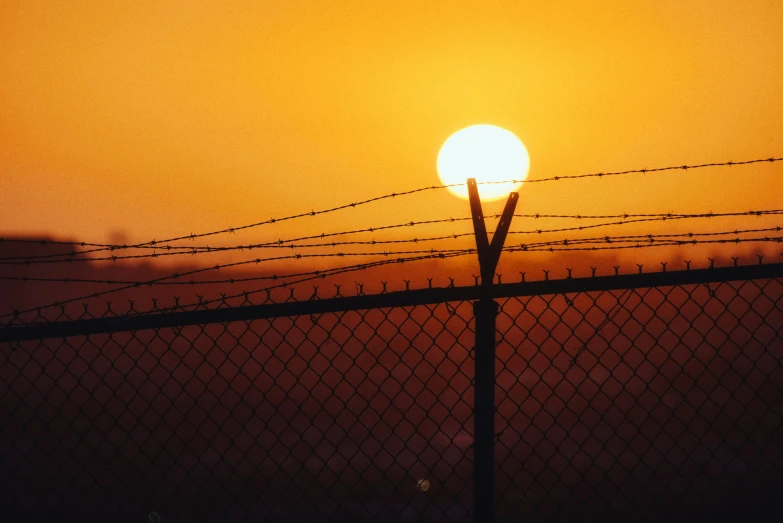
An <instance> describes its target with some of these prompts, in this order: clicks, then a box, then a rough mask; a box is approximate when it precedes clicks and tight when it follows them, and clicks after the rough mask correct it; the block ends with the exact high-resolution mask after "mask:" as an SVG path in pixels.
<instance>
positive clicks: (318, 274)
mask: <svg viewBox="0 0 783 523" xmlns="http://www.w3.org/2000/svg"><path fill="white" fill-rule="evenodd" d="M473 252H475V249H455V250H451V251H444V252H434V253H430V254H424V255H420V256H412V257H400V258H393V259H384V260H376V261H371V262H366V263H359V264H354V265H348V266H343V267H336V268H331V269H320V270H314V271H309V272H303V273H294V274H290V275H288V274H281V275H277V274H275V275H272V276H266V277H263V278H262V277H256V278H251V279H248V280H247V281H253V280H255V279H271V280H282V279H287V278H290V277H298V276H304V278H303V279H299V280H294V281H285V282H282V283H280V284H277V285H273V286H269V287H264V288H261V289H255V290H252V291H243V292H242V293H240V294H236V295H232V296H228V297H226V296H222V297H221V298H220V299H215V300H208V301H201V302H199V303H198V304H193V306H198V305H204V304H207V303H212V302H216V301H221V300H225V299H231V298H239V297H242V296H249V295H252V294H257V293H259V292H264V291H267V290H272V289H277V288H286V287H288V286H290V285H293V284H296V283H301V282H305V281H311V280H314V279H319V278H321V279H322V278H326V277H328V276H334V275H337V274H342V273H346V272H355V271H361V270H366V269H370V268H374V267H378V266H382V265H389V264H398V263H408V262H415V261H422V260H432V259H446V258H454V257H458V256H464V255H468V254H472V253H473ZM244 263H251V262H237V263H236V264H233V265H234V266H235V265H239V264H244ZM228 266H229V264H227V265H225V266H223V268H225V267H228ZM213 269H216V267H210V268H205V269H200V270H198V272H203V271H206V270H213ZM193 272H197V271H193ZM179 276H181V275H170V276H166V277H162V278H156V279H154V280H148V281H144V282H133V283H132V284H130V285H127V286H124V287H121V288H117V289H109V290H106V291H98V292H93V293H90V294H87V295H83V296H78V297H75V298H68V299H65V300H60V301H57V302H53V303H49V304H46V305H39V306H36V307H31V308H28V309H23V310H13V311H12V312H10V313H5V314H0V319H5V318H10V317H18V316H19V315H21V314H27V313H31V312H38V313H40V312H41V311H43V310H45V309H50V308H54V307H62V306H64V305H67V304H69V303H75V302H78V301H82V300H88V299H91V298H97V297H101V296H106V295H108V294H112V293H117V292H121V291H124V290H129V289H135V288H138V287H142V286H145V285H159V284H160V283H159V282H160V281H163V280H166V279H170V278H176V277H179ZM235 281H238V280H235ZM92 283H95V282H92ZM195 283H198V282H194V284H195ZM188 284H190V282H188ZM177 307H185V306H177ZM175 308H176V307H175ZM166 310H167V309H166V308H163V309H158V310H157V311H155V312H165V311H166Z"/></svg>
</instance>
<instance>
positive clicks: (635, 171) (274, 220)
mask: <svg viewBox="0 0 783 523" xmlns="http://www.w3.org/2000/svg"><path fill="white" fill-rule="evenodd" d="M779 161H783V158H779V157H770V158H760V159H754V160H745V161H740V162H734V161H728V162H713V163H702V164H691V165H679V166H668V167H656V168H651V169H648V168H642V169H628V170H624V171H610V172H598V173H588V174H576V175H563V176H551V177H548V178H538V179H532V180H515V179H511V180H501V181H492V182H478V184H479V185H496V184H502V183H521V182H525V183H541V182H552V181H561V180H574V179H583V178H603V177H608V176H621V175H628V174H648V173H660V172H665V171H675V170H683V171H687V170H695V169H703V168H708V167H733V166H742V165H750V164H756V163H774V162H779ZM463 185H464V184H462V183H457V184H445V185H431V186H428V187H420V188H417V189H411V190H407V191H401V192H393V193H390V194H384V195H380V196H376V197H373V198H367V199H364V200H359V201H355V202H352V203H347V204H342V205H337V206H335V207H330V208H327V209H321V210H318V211H316V210H311V211H309V212H302V213H298V214H293V215H290V216H283V217H279V218H270V219H268V220H263V221H259V222H255V223H250V224H246V225H241V226H237V227H227V228H224V229H219V230H215V231H210V232H205V233H190V234H187V235H181V236H174V237H171V238H167V239H164V240H154V239H153V240H150V241H147V242H142V243H137V244H132V245H124V246H122V248H139V247H145V246H156V245H161V244H167V243H171V242H175V241H180V240H195V239H196V238H205V237H209V236H216V235H220V234H234V233H236V232H237V231H242V230H247V229H251V228H256V227H260V226H263V225H270V224H274V223H279V222H285V221H290V220H294V219H298V218H305V217H308V216H309V217H314V216H320V215H323V214H328V213H332V212H336V211H340V210H344V209H349V208H356V207H360V206H363V205H367V204H370V203H375V202H379V201H381V200H387V199H393V198H396V197H398V196H400V197H401V196H408V195H412V194H417V193H422V192H425V191H433V190H439V189H448V188H450V187H461V186H463ZM39 243H42V244H44V245H45V244H46V243H44V241H43V240H42V241H41V242H39ZM48 243H49V244H57V245H62V244H61V243H54V242H48ZM68 244H70V245H74V246H76V245H79V246H88V245H89V246H100V247H104V248H105V247H108V246H109V245H108V244H96V243H88V242H68ZM115 248H116V247H115Z"/></svg>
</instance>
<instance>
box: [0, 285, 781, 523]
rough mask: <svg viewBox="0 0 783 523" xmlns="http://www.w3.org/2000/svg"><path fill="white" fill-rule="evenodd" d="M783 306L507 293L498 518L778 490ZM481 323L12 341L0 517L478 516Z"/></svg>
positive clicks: (610, 294)
mask: <svg viewBox="0 0 783 523" xmlns="http://www.w3.org/2000/svg"><path fill="white" fill-rule="evenodd" d="M781 296H783V282H782V281H781V280H780V279H767V280H751V281H739V282H731V283H720V284H709V285H683V286H673V287H652V288H643V289H630V290H626V291H622V290H621V291H604V292H589V293H579V294H573V295H562V294H558V295H539V296H533V297H516V298H508V299H503V300H499V303H500V307H501V308H500V314H499V316H498V318H497V340H498V346H497V360H496V364H497V390H496V406H497V411H496V418H495V422H496V427H495V428H496V432H497V444H496V447H495V457H496V471H495V487H496V489H495V490H496V494H495V500H496V503H495V514H496V519H497V520H498V521H521V520H522V521H553V520H564V521H567V520H579V521H585V520H592V519H602V520H607V519H618V520H627V519H635V520H636V519H647V520H666V519H668V518H669V517H671V516H672V515H683V514H691V513H692V514H699V515H702V516H705V517H706V516H708V515H709V514H713V513H714V514H717V513H726V512H727V511H730V510H735V509H737V510H739V509H741V508H743V507H746V508H747V507H754V506H762V505H763V503H765V502H767V501H769V500H770V499H772V498H773V497H774V495H775V493H777V492H780V491H781V488H783V483H782V482H781V478H783V394H781V390H783V368H781V362H782V361H783V336H782V333H781V328H783V308H782V307H783V302H782V301H781ZM78 315H79V313H78V310H75V311H74V314H70V315H69V314H66V311H65V310H63V311H62V313H61V314H60V315H59V319H67V318H75V317H77V316H78ZM472 315H473V310H472V305H471V303H468V302H452V303H441V304H439V305H433V306H415V307H400V308H391V309H370V310H358V311H348V312H340V313H324V314H319V315H300V316H292V317H279V318H275V319H272V320H254V321H246V322H232V323H227V324H218V323H215V324H207V325H193V326H187V327H177V328H164V329H158V330H143V331H131V332H120V333H114V334H110V335H90V336H74V337H69V338H66V339H50V340H37V341H27V342H21V343H14V344H3V345H2V346H0V509H2V510H3V513H4V514H12V515H15V517H16V518H17V519H19V520H25V521H27V520H34V519H35V518H39V519H40V520H41V521H49V520H52V521H55V520H56V521H62V520H63V519H79V520H81V521H107V520H111V521H144V520H151V521H155V520H158V519H159V520H160V521H166V522H169V521H182V522H191V521H193V522H201V521H204V522H207V521H210V522H211V521H302V522H304V521H307V522H321V521H323V522H327V521H328V522H331V521H335V522H336V521H340V522H342V521H438V522H440V521H443V522H446V521H448V522H451V521H455V522H456V521H469V520H471V518H472V509H471V504H472V488H473V484H472V481H473V477H472V466H473V463H472V454H473V450H472V442H473V437H472V431H473V418H472V410H473V390H472V380H473V368H474V360H473V351H472V346H473V343H474V333H473V317H472Z"/></svg>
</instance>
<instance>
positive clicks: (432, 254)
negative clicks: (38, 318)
mask: <svg viewBox="0 0 783 523" xmlns="http://www.w3.org/2000/svg"><path fill="white" fill-rule="evenodd" d="M473 251H474V249H453V250H448V251H438V250H435V249H430V250H427V251H422V250H419V251H397V252H384V253H376V254H377V255H382V256H384V257H388V256H391V255H397V254H422V255H421V256H418V257H409V258H406V257H402V258H395V259H394V260H391V262H393V263H404V262H405V261H418V260H422V259H435V258H446V257H453V256H455V255H463V254H470V253H471V252H473ZM423 253H427V254H423ZM371 255H372V254H367V253H348V254H344V253H335V254H331V255H328V256H329V257H335V256H337V257H343V256H371ZM310 257H324V255H318V256H312V255H293V256H285V257H278V258H276V259H292V258H295V259H301V258H310ZM260 261H264V260H262V259H260V258H258V259H255V260H243V261H241V262H234V263H227V264H224V265H219V264H218V265H215V266H214V267H212V266H210V267H202V268H199V269H194V270H191V271H185V272H182V273H173V274H170V275H167V276H162V277H160V278H154V279H151V280H147V281H138V282H133V283H131V284H128V285H124V286H123V287H119V288H115V289H108V290H105V291H98V292H93V293H91V294H87V295H84V296H79V297H76V298H69V299H67V300H63V301H58V302H54V303H50V304H47V305H40V306H36V307H32V308H29V309H25V310H15V311H13V312H11V313H6V314H0V318H8V317H12V316H17V315H19V314H24V313H29V312H35V311H41V310H43V309H47V308H52V307H59V306H62V305H65V304H67V303H72V302H76V301H81V300H87V299H91V298H97V297H100V296H106V295H108V294H113V293H117V292H121V291H124V290H129V289H135V288H138V287H143V286H153V285H156V284H159V282H162V281H165V280H169V279H179V278H181V277H183V276H190V275H193V274H199V273H204V272H207V271H212V270H220V269H225V268H230V267H237V266H241V265H249V264H255V263H259V262H260ZM381 261H382V260H381ZM371 263H372V262H367V263H363V264H356V265H355V266H351V267H358V268H361V267H367V268H369V267H372V266H374V265H371ZM376 265H382V264H376ZM331 270H332V269H321V270H315V271H311V272H310V273H305V274H312V275H314V276H315V277H320V275H321V274H323V273H324V272H329V271H331ZM357 270H358V269H357ZM287 277H288V276H286V275H285V274H283V275H272V276H271V279H273V280H275V279H284V278H287ZM108 281H111V280H108ZM190 283H191V282H188V284H190ZM196 283H197V282H196V281H193V284H196ZM286 285H287V284H286Z"/></svg>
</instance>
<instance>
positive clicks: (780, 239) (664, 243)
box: [503, 236, 783, 252]
mask: <svg viewBox="0 0 783 523" xmlns="http://www.w3.org/2000/svg"><path fill="white" fill-rule="evenodd" d="M764 242H770V243H783V236H772V237H770V236H763V237H756V238H730V239H726V238H721V239H717V240H697V239H696V238H693V239H690V240H661V241H655V242H648V243H640V242H635V243H633V244H631V245H614V244H611V245H601V246H598V247H597V246H592V247H570V246H564V245H562V246H553V245H550V246H541V247H534V248H527V247H525V248H522V247H506V248H504V249H503V250H504V251H507V252H556V251H609V250H625V249H645V248H650V247H682V246H689V245H706V244H716V243H717V244H727V243H764ZM595 243H606V242H595ZM610 243H612V242H610Z"/></svg>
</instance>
